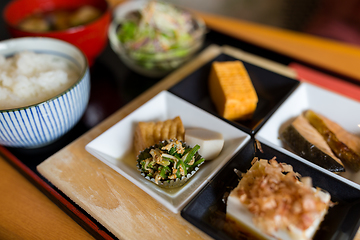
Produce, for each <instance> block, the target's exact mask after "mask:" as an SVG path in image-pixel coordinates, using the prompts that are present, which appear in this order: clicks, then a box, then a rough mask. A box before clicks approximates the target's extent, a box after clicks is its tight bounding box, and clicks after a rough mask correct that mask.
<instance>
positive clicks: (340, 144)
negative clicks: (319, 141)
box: [305, 110, 360, 171]
mask: <svg viewBox="0 0 360 240" xmlns="http://www.w3.org/2000/svg"><path fill="white" fill-rule="evenodd" d="M305 117H306V119H307V120H308V121H309V122H310V124H311V125H312V126H313V127H314V128H315V129H316V130H317V131H318V132H319V133H320V134H321V135H322V137H323V138H324V140H325V141H326V142H327V144H328V145H329V146H330V148H331V150H332V151H333V153H334V154H335V155H336V156H337V157H338V158H339V159H341V161H342V162H343V163H344V164H345V166H346V167H349V168H350V169H351V170H353V171H359V170H360V155H359V153H357V152H356V150H353V149H352V147H354V148H355V149H356V148H358V144H360V142H359V140H357V137H356V136H354V135H352V134H350V133H347V132H346V131H345V130H344V129H342V128H341V127H340V126H339V125H337V124H335V123H334V122H332V121H330V120H329V119H326V121H324V119H325V117H323V116H322V117H320V115H319V114H317V113H315V112H314V111H312V110H308V111H306V112H305Z"/></svg>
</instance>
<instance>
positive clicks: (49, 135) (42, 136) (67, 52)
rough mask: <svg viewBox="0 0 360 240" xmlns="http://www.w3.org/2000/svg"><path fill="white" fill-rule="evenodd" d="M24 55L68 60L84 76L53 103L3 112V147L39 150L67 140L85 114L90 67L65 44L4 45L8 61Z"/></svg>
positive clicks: (1, 50)
mask: <svg viewBox="0 0 360 240" xmlns="http://www.w3.org/2000/svg"><path fill="white" fill-rule="evenodd" d="M22 51H33V52H35V53H46V54H52V55H56V56H57V57H61V58H65V59H66V60H67V61H68V62H69V63H70V64H71V66H72V67H73V68H75V70H76V71H77V72H78V73H79V76H80V77H79V78H78V79H77V81H75V83H73V84H72V85H71V86H70V87H69V88H68V89H66V90H65V91H63V92H61V93H60V94H58V95H56V96H53V97H52V98H50V99H47V100H45V101H42V102H38V103H35V104H32V105H28V106H21V107H19V108H14V109H0V145H3V146H8V147H18V148H38V147H42V146H45V145H47V144H50V143H52V142H54V141H55V140H57V139H58V138H60V137H61V136H63V135H64V134H65V133H67V132H68V131H69V130H71V129H72V128H73V127H74V126H75V125H76V123H77V122H78V121H79V120H80V118H81V117H82V115H83V114H84V112H85V109H86V107H87V104H88V101H89V96H90V75H89V65H88V62H87V60H86V57H85V55H84V54H83V53H82V51H81V50H79V49H78V48H77V47H75V46H74V45H72V44H70V43H67V42H65V41H62V40H58V39H54V38H45V37H24V38H14V39H9V40H4V41H0V54H1V55H3V56H5V57H10V56H12V55H14V54H15V53H18V52H22Z"/></svg>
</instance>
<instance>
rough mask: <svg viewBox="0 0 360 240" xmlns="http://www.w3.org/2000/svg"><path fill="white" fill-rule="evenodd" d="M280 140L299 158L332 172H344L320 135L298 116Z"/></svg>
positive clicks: (303, 118)
mask: <svg viewBox="0 0 360 240" xmlns="http://www.w3.org/2000/svg"><path fill="white" fill-rule="evenodd" d="M280 138H281V139H282V141H283V142H285V143H286V144H287V145H288V146H289V147H290V148H291V149H292V150H293V151H294V152H295V153H296V154H298V155H299V156H301V157H303V158H305V159H307V160H309V161H311V162H313V163H315V164H317V165H319V166H320V167H323V168H325V169H327V170H329V171H332V172H344V171H345V168H344V165H343V163H342V162H341V160H340V159H339V158H337V157H336V156H335V155H334V154H333V152H332V151H331V149H330V147H329V146H328V144H327V143H326V141H325V140H324V138H323V137H322V136H321V134H320V133H319V132H318V131H317V130H316V129H315V128H314V127H313V126H311V124H310V123H309V122H308V121H307V120H306V118H305V117H304V116H303V115H299V116H298V117H297V118H296V119H295V120H294V121H293V122H292V123H291V125H289V126H288V127H287V128H286V129H285V130H284V131H283V132H281V134H280Z"/></svg>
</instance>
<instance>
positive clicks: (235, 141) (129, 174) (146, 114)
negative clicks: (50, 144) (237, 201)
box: [85, 91, 250, 213]
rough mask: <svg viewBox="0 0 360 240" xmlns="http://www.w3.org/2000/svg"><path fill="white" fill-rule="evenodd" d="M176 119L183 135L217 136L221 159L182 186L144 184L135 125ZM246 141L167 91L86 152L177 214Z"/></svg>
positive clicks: (243, 135) (240, 133) (247, 137)
mask: <svg viewBox="0 0 360 240" xmlns="http://www.w3.org/2000/svg"><path fill="white" fill-rule="evenodd" d="M176 116H180V118H181V120H182V122H183V124H184V127H185V131H186V128H193V127H194V128H195V127H200V128H205V129H211V130H213V131H217V132H220V133H221V134H222V135H223V137H224V140H225V142H224V147H223V149H222V151H221V153H220V155H219V156H218V157H217V158H215V159H213V160H211V161H207V162H205V163H204V164H203V165H202V166H201V167H200V169H199V171H198V172H197V173H196V174H195V175H194V176H193V177H192V178H191V179H190V180H189V181H188V182H187V183H186V184H185V185H184V186H182V187H180V188H175V189H164V188H161V187H159V186H157V185H155V184H154V183H152V182H150V181H148V180H146V179H145V178H144V177H143V176H141V175H140V172H139V171H138V170H137V168H136V158H135V155H134V154H133V151H132V147H133V134H134V130H135V126H136V124H137V122H140V121H164V120H166V119H171V118H174V117H176ZM249 140H250V135H248V134H246V133H245V132H243V131H241V130H239V129H237V128H235V127H234V126H232V125H230V124H228V123H226V122H224V121H222V120H221V119H219V118H216V117H214V116H213V115H211V114H209V113H207V112H206V111H204V110H202V109H200V108H198V107H196V106H194V105H192V104H190V103H188V102H186V101H184V100H182V99H181V98H179V97H177V96H175V95H173V94H172V93H170V92H168V91H162V92H161V93H159V94H158V95H156V96H155V97H154V98H152V99H151V100H149V101H148V102H146V103H145V104H144V105H142V106H141V107H139V108H138V109H136V110H135V111H134V112H132V113H131V114H130V115H128V116H127V117H125V118H124V119H122V120H121V121H120V122H118V123H117V124H115V125H114V126H112V127H111V128H109V129H108V130H107V131H105V132H104V133H103V134H101V135H100V136H98V137H97V138H95V139H94V140H93V141H91V142H90V143H89V144H87V145H86V147H85V148H86V150H87V151H88V152H89V153H91V154H92V155H94V156H95V157H97V158H98V159H100V160H101V161H102V162H104V163H105V164H107V165H108V166H109V167H111V168H113V169H114V170H115V171H117V172H119V173H120V174H121V175H123V176H124V177H126V178H127V179H128V180H130V181H131V182H133V183H134V184H135V185H136V186H138V187H139V188H141V189H142V190H143V191H145V192H146V193H148V194H149V195H150V196H152V197H153V198H155V199H156V200H158V201H159V202H160V203H162V204H163V205H164V206H166V207H167V208H168V209H170V210H171V211H172V212H174V213H178V212H179V211H180V210H181V209H182V208H183V207H184V206H185V204H187V203H188V202H189V201H190V200H191V198H192V197H193V196H194V195H195V194H196V193H197V192H199V191H200V189H201V188H202V187H203V186H204V185H205V184H206V183H207V182H208V181H209V180H210V179H211V178H212V177H213V176H214V175H215V174H216V172H217V171H219V170H220V169H221V168H222V167H223V166H224V164H225V163H227V162H228V161H229V160H230V159H231V157H232V156H233V155H234V154H235V153H236V152H238V151H239V150H240V149H241V148H242V147H243V146H244V145H245V144H246V143H247V142H248V141H249Z"/></svg>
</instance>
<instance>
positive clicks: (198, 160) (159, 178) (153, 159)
mask: <svg viewBox="0 0 360 240" xmlns="http://www.w3.org/2000/svg"><path fill="white" fill-rule="evenodd" d="M199 149H200V146H199V145H196V146H194V147H193V148H191V147H189V146H187V145H186V144H184V143H182V142H181V141H178V140H167V141H163V142H161V143H159V144H156V145H155V146H152V147H150V148H147V149H145V150H144V151H142V152H141V153H140V154H139V156H138V159H137V167H138V169H139V170H140V172H141V173H142V175H143V176H144V177H145V178H147V179H148V180H151V181H153V182H154V183H155V184H157V185H160V186H161V187H179V186H181V185H183V184H184V183H185V182H186V181H187V180H188V179H189V178H190V177H191V176H192V175H193V174H195V172H196V171H197V170H198V169H199V166H200V165H201V164H203V163H204V161H205V159H204V158H202V157H201V156H200V155H199V154H198V150H199ZM177 179H178V180H177ZM164 183H166V184H164Z"/></svg>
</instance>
